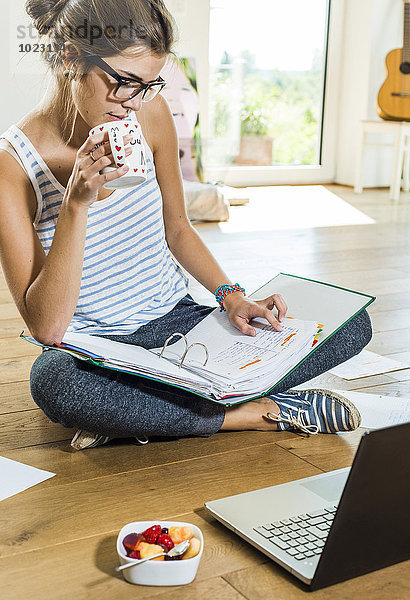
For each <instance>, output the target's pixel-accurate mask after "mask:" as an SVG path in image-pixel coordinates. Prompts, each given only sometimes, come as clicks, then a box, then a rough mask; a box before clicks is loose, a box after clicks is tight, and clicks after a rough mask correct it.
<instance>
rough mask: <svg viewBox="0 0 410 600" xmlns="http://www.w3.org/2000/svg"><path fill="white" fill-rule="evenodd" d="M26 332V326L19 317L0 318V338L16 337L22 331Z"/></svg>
mask: <svg viewBox="0 0 410 600" xmlns="http://www.w3.org/2000/svg"><path fill="white" fill-rule="evenodd" d="M23 330H24V331H25V333H27V332H28V330H27V326H26V324H25V323H24V321H23V319H22V318H21V317H16V318H15V319H0V339H3V338H13V339H17V338H18V336H19V335H20V333H21V332H22V331H23Z"/></svg>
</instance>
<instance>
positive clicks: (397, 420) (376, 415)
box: [333, 390, 410, 429]
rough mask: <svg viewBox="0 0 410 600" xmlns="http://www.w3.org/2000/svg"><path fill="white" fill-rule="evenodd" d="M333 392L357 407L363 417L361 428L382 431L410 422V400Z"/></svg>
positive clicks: (362, 393)
mask: <svg viewBox="0 0 410 600" xmlns="http://www.w3.org/2000/svg"><path fill="white" fill-rule="evenodd" d="M333 391H335V392H338V393H339V394H341V395H342V396H344V397H345V398H347V399H348V400H350V401H351V402H353V404H354V405H355V406H356V407H357V409H358V410H359V412H360V414H361V416H362V422H361V424H360V427H366V428H369V429H380V428H382V427H390V426H391V425H400V424H401V423H409V422H410V398H399V397H396V396H381V395H379V394H366V393H364V392H347V391H346V390H333Z"/></svg>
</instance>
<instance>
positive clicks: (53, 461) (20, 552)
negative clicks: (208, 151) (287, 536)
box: [0, 186, 410, 600]
mask: <svg viewBox="0 0 410 600" xmlns="http://www.w3.org/2000/svg"><path fill="white" fill-rule="evenodd" d="M328 189H329V190H331V191H332V192H333V193H335V194H337V195H339V196H340V197H341V198H343V199H344V200H345V201H346V202H347V203H348V204H349V205H352V206H355V207H356V208H357V209H358V210H359V211H361V212H362V213H364V214H365V215H366V216H367V217H370V218H371V219H373V220H374V222H373V223H369V224H358V225H355V224H351V225H340V226H337V225H336V226H327V227H313V226H309V227H308V228H303V227H298V228H297V229H292V225H291V223H290V222H289V223H288V224H286V223H283V219H282V216H283V212H282V210H281V207H280V203H279V205H278V206H277V208H276V209H275V211H273V214H272V215H270V217H269V218H271V219H272V223H271V227H266V218H267V216H266V215H264V214H261V215H260V219H261V223H263V224H264V227H263V228H261V230H260V231H243V230H242V231H241V230H240V227H239V228H238V230H236V231H235V227H233V229H232V230H231V231H229V232H226V231H225V232H224V231H223V227H222V226H220V225H217V224H212V225H210V224H199V225H198V226H197V227H198V231H199V232H200V234H201V235H202V236H203V237H204V239H205V240H206V242H207V243H208V245H209V246H210V248H211V249H212V251H213V252H214V254H215V255H216V256H217V258H218V259H219V260H220V262H221V263H222V264H223V265H224V267H225V269H226V271H227V272H228V273H229V274H230V275H231V276H232V278H233V279H234V280H235V281H236V280H239V281H241V282H244V283H245V285H246V286H247V288H248V289H249V290H252V289H256V288H257V287H258V285H260V284H262V283H264V282H265V281H266V280H267V279H269V278H271V277H272V275H273V274H274V273H276V272H278V271H279V270H282V271H284V272H290V273H297V274H300V275H304V276H312V277H313V276H314V277H315V278H320V279H322V280H323V281H329V282H335V283H338V284H340V285H342V286H350V287H353V288H356V289H358V290H361V291H363V292H368V293H370V294H374V295H377V297H378V299H377V301H376V302H375V303H374V304H373V306H372V307H371V309H370V312H371V316H372V320H373V326H374V337H373V340H372V342H371V344H370V346H369V347H368V348H369V349H370V350H373V351H375V352H378V353H381V354H383V355H385V356H391V357H395V358H398V359H405V360H409V359H410V296H409V293H410V260H409V259H410V236H409V224H410V223H409V221H410V194H402V195H401V199H400V202H399V203H396V204H394V203H393V202H391V201H390V200H388V194H387V190H366V191H365V192H364V194H363V195H362V196H356V195H355V194H353V192H352V191H351V190H350V189H349V188H343V187H338V186H328ZM251 208H252V203H251ZM307 208H308V207H307ZM244 209H245V207H235V208H233V209H232V219H231V221H232V223H233V224H235V222H236V220H238V222H239V221H240V220H241V218H240V217H241V215H242V216H243V214H244V213H240V211H241V210H242V211H243V210H244ZM257 209H258V206H257V204H256V205H255V210H257ZM247 210H248V211H249V210H250V208H247ZM335 219H336V221H337V215H336V214H335ZM275 220H277V221H279V220H281V228H279V229H278V228H277V227H275ZM242 221H243V219H242ZM310 222H311V221H310ZM193 293H194V295H195V296H196V297H197V298H198V299H200V298H205V299H206V297H207V294H206V293H205V294H204V292H203V290H201V289H200V288H199V287H194V288H193ZM23 327H24V325H23V322H22V320H21V318H20V317H19V315H18V312H17V310H16V308H15V307H14V305H13V303H12V300H11V298H10V295H9V293H8V291H7V288H6V285H5V283H4V280H1V281H0V398H1V400H0V413H1V425H2V426H1V436H0V455H1V456H5V457H8V458H11V459H15V460H17V461H21V462H24V463H27V464H29V465H33V466H35V467H39V468H42V469H46V470H49V471H52V472H54V473H56V474H57V475H56V476H55V477H53V478H52V479H50V480H48V481H46V482H44V483H42V484H40V485H38V486H35V487H33V488H31V489H29V490H26V491H25V492H22V493H20V494H17V495H15V496H13V497H11V498H9V499H7V500H4V501H2V502H1V503H0V590H1V592H0V596H1V598H2V600H9V599H10V600H20V599H22V598H29V599H30V600H51V599H53V600H55V599H59V600H60V599H66V598H67V599H70V600H83V599H84V600H86V599H87V600H94V599H96V600H97V599H98V600H106V599H107V600H108V599H110V600H112V599H117V598H118V599H121V600H128V599H135V598H154V597H155V598H157V597H159V598H161V600H168V599H174V598H175V599H176V598H178V599H179V600H183V599H185V598H190V599H192V598H201V599H202V598H203V599H205V598H206V599H208V598H217V599H225V598H226V599H229V600H230V599H232V600H235V599H238V600H239V599H243V598H247V599H248V600H259V599H270V598H272V600H273V599H275V600H288V599H292V600H293V599H295V600H296V599H299V598H308V593H307V592H306V591H305V589H304V588H303V587H302V586H301V585H299V584H298V583H297V581H296V580H295V579H293V578H292V577H290V576H289V575H288V574H287V573H286V572H285V571H283V570H282V569H280V568H279V567H277V566H276V565H275V564H273V563H272V562H271V561H270V560H268V559H267V558H266V557H265V556H264V555H263V554H262V553H260V552H258V551H256V550H253V549H252V548H251V547H250V546H249V545H247V544H245V543H243V542H241V540H240V539H239V538H237V537H236V536H235V535H233V534H232V533H230V532H229V531H228V530H227V529H225V528H224V527H222V526H221V525H219V524H218V523H217V522H216V521H214V520H213V519H212V518H210V517H209V516H208V515H207V514H206V513H205V511H204V509H203V508H202V506H203V503H204V501H206V500H211V499H214V498H218V497H222V496H225V495H229V494H235V493H240V492H244V491H247V490H253V489H257V488H261V487H265V486H268V485H272V484H277V483H282V482H286V481H289V480H291V479H297V478H301V477H306V476H309V475H314V474H318V473H321V472H324V471H328V470H332V469H336V468H341V467H345V466H348V465H350V464H351V461H352V457H353V455H354V452H355V449H356V447H357V444H358V442H359V439H360V435H361V431H360V430H359V431H356V432H352V433H349V434H343V435H337V436H326V435H323V436H317V437H311V438H309V439H303V438H301V437H299V436H296V435H294V434H289V433H286V432H282V433H273V432H272V433H270V432H269V433H264V432H232V433H219V434H216V435H214V436H213V437H211V438H208V439H203V438H198V439H195V438H191V439H180V440H171V441H165V442H151V443H149V444H148V445H146V446H136V445H133V444H131V443H130V442H129V441H125V442H124V441H120V442H118V443H116V442H114V443H112V444H111V445H109V446H104V447H100V448H95V449H91V450H87V451H84V452H74V451H72V450H71V448H70V439H71V437H72V435H73V433H74V431H73V430H68V429H64V428H63V427H61V426H59V425H57V424H53V423H51V422H49V421H48V419H47V418H46V417H45V416H44V415H43V414H42V412H41V411H40V410H39V409H38V408H37V407H36V405H35V404H34V402H33V401H32V400H31V398H30V393H29V384H28V380H29V371H30V366H31V364H32V362H33V360H34V358H35V356H36V355H37V350H36V349H35V348H34V347H33V346H31V345H30V344H27V343H25V342H24V341H20V340H19V339H18V335H19V334H20V332H21V330H22V329H23ZM321 382H322V383H326V384H328V385H330V384H332V385H335V386H336V384H337V387H338V388H344V389H355V390H364V391H367V392H377V393H380V394H385V395H397V396H400V395H403V396H409V395H410V369H406V370H403V371H399V372H396V373H390V374H388V375H379V376H375V377H369V378H365V379H361V380H354V381H351V382H346V381H344V380H341V379H338V378H336V377H332V376H330V375H324V376H322V378H321ZM172 518H178V520H186V521H189V522H192V523H196V524H197V525H198V526H199V527H200V528H201V529H202V531H203V533H204V536H205V551H204V556H203V559H202V562H201V565H200V568H199V571H198V575H197V578H196V580H195V582H193V583H192V584H190V585H189V586H186V587H184V588H180V589H175V588H148V587H136V586H133V585H131V584H128V583H126V582H125V581H124V580H123V578H122V575H121V574H115V573H114V571H113V569H114V566H115V565H116V564H117V560H116V551H115V539H116V535H117V533H118V531H119V530H120V529H121V527H122V526H123V525H124V524H125V523H127V522H129V521H133V520H144V519H172ZM375 526H377V524H375ZM406 567H407V571H406ZM406 572H407V580H406V576H405V573H406ZM314 597H315V598H317V599H318V600H319V599H324V598H334V599H336V600H339V599H340V600H341V599H355V598H366V599H372V600H373V599H377V600H379V599H380V600H386V599H387V598H388V599H389V600H395V599H404V598H408V597H410V589H409V578H408V564H401V565H395V566H392V567H389V568H387V569H384V570H381V571H378V572H376V573H372V574H369V575H366V576H363V577H360V578H357V579H355V580H352V581H349V582H345V583H342V584H338V585H336V586H333V587H332V588H329V589H325V590H320V591H318V592H315V593H314Z"/></svg>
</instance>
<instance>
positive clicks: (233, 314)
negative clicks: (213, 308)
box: [223, 292, 288, 336]
mask: <svg viewBox="0 0 410 600" xmlns="http://www.w3.org/2000/svg"><path fill="white" fill-rule="evenodd" d="M223 304H224V308H225V310H226V312H227V314H228V318H229V321H230V322H231V323H232V325H234V326H235V327H236V328H237V329H239V331H241V332H242V333H245V334H246V335H252V336H254V335H256V331H255V329H254V328H253V327H252V326H251V325H250V324H249V323H250V321H251V320H252V319H254V318H255V317H262V318H263V319H266V320H267V321H268V322H269V324H270V325H272V327H273V328H274V329H276V331H282V325H281V324H280V321H282V319H283V318H284V317H285V315H286V312H287V310H288V307H287V305H286V303H285V301H284V299H283V298H282V296H281V295H280V294H273V295H272V296H269V297H268V298H265V299H264V300H251V299H250V298H247V297H246V296H243V295H242V293H241V292H235V293H233V294H228V296H226V298H225V299H224V302H223ZM274 308H276V309H277V311H278V318H276V317H275V316H274V314H273V312H272V310H273V309H274Z"/></svg>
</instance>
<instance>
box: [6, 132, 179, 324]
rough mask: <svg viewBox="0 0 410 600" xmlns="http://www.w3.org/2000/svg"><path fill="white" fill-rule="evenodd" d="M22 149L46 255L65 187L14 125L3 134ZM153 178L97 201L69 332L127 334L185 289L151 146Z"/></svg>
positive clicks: (149, 162)
mask: <svg viewBox="0 0 410 600" xmlns="http://www.w3.org/2000/svg"><path fill="white" fill-rule="evenodd" d="M0 137H2V138H6V139H7V140H8V141H9V143H10V144H11V145H12V146H13V147H14V149H15V150H16V152H17V153H18V155H19V157H20V159H21V161H22V163H23V166H24V168H25V171H26V172H27V174H28V176H29V177H30V180H31V182H32V185H33V188H34V190H35V192H36V197H37V214H36V217H35V220H34V227H35V230H36V232H37V235H38V237H39V239H40V241H41V244H42V246H43V249H44V251H45V253H46V254H48V252H49V250H50V247H51V243H52V241H53V236H54V231H55V227H56V223H57V218H58V214H59V211H60V207H61V203H62V200H63V196H64V193H65V188H64V187H63V186H62V185H61V184H60V183H59V182H58V180H57V179H56V178H55V177H54V175H53V173H52V172H51V171H50V169H49V168H48V166H47V164H46V163H45V162H44V160H43V159H42V157H41V156H40V154H39V153H38V152H37V150H36V149H35V147H34V146H33V144H32V143H31V142H30V140H29V139H28V138H27V137H26V135H25V134H24V133H23V132H22V131H21V130H20V129H19V128H18V127H17V126H16V125H12V126H11V127H9V129H7V131H6V132H4V133H3V134H1V135H0ZM143 141H144V145H145V149H146V156H147V171H148V179H147V181H146V182H145V183H143V184H141V185H138V186H136V187H134V188H128V189H123V190H115V191H114V192H113V193H112V194H111V196H109V197H108V198H106V199H105V200H100V201H98V202H95V203H94V204H92V205H91V207H90V209H89V213H88V223H87V236H86V242H85V253H84V263H83V274H82V280H81V289H80V296H79V300H78V304H77V307H76V310H75V313H74V316H73V319H72V321H71V323H70V325H69V327H68V329H67V331H70V332H71V331H77V332H80V331H81V332H84V333H88V334H95V335H97V334H100V335H104V334H124V335H125V334H129V333H132V332H134V331H136V330H137V329H138V328H139V327H141V326H142V325H144V324H146V323H148V322H149V321H151V320H153V319H157V318H158V317H161V316H163V315H165V314H167V313H168V312H169V311H170V310H171V309H172V308H173V307H174V306H175V305H176V304H177V302H179V300H181V298H183V297H184V296H185V295H186V293H187V280H186V277H185V276H184V274H183V272H182V269H181V268H180V267H179V266H178V265H177V264H176V262H175V260H174V259H173V257H172V255H171V253H170V250H169V248H168V245H167V243H166V239H165V230H164V222H163V212H162V196H161V190H160V187H159V185H158V182H157V179H156V174H155V165H154V160H153V156H152V152H151V150H150V147H149V145H148V144H147V142H146V140H145V139H143Z"/></svg>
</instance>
